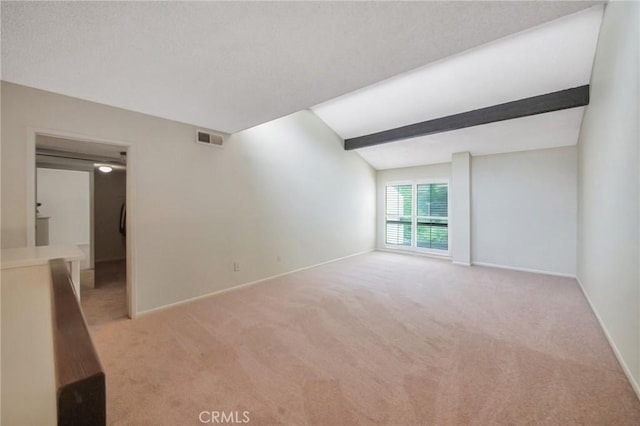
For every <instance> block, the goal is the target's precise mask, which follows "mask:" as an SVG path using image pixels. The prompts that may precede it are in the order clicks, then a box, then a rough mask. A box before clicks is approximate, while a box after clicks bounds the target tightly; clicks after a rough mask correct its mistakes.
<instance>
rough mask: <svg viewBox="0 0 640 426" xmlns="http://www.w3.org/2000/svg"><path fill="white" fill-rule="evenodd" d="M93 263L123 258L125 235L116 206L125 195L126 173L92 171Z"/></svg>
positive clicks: (116, 170) (121, 201)
mask: <svg viewBox="0 0 640 426" xmlns="http://www.w3.org/2000/svg"><path fill="white" fill-rule="evenodd" d="M93 184H94V186H93V197H94V201H93V202H94V215H95V216H94V227H95V232H94V235H95V257H96V262H100V261H107V260H118V259H124V258H125V257H126V255H127V250H126V244H125V243H126V240H125V237H124V236H123V235H122V234H120V228H119V226H120V209H121V207H122V203H124V202H125V200H126V195H127V172H126V170H124V169H114V170H113V171H112V172H111V173H102V172H101V171H98V170H96V171H95V173H94V179H93Z"/></svg>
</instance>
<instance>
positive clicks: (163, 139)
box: [2, 82, 375, 312]
mask: <svg viewBox="0 0 640 426" xmlns="http://www.w3.org/2000/svg"><path fill="white" fill-rule="evenodd" d="M29 128H40V129H42V128H44V129H51V130H57V131H60V132H63V133H73V134H80V135H86V136H87V137H90V138H96V139H104V140H113V141H121V142H124V143H129V144H131V145H132V147H133V148H132V151H135V152H134V154H135V155H133V156H132V162H133V163H134V164H133V166H134V167H133V168H132V170H133V171H132V176H130V177H129V179H132V182H130V183H131V188H130V189H131V190H132V193H133V197H134V198H135V200H134V201H135V211H132V209H130V210H129V212H128V213H129V219H130V220H131V221H132V225H133V227H134V232H133V235H130V236H128V237H130V238H134V244H135V249H134V252H133V253H132V256H133V263H134V264H135V265H134V267H135V268H134V271H135V272H134V273H135V281H136V285H137V306H136V308H137V309H136V311H138V312H139V311H145V310H149V309H153V308H156V307H160V306H163V305H166V304H169V303H173V302H178V301H181V300H185V299H188V298H191V297H196V296H199V295H203V294H207V293H210V292H213V291H217V290H221V289H225V288H229V287H231V286H234V285H237V284H241V283H245V282H249V281H252V280H257V279H260V278H265V277H268V276H271V275H274V274H278V273H283V272H287V271H291V270H294V269H297V268H301V267H305V266H310V265H314V264H317V263H320V262H324V261H328V260H332V259H336V258H339V257H342V256H347V255H351V254H354V253H358V252H362V251H366V250H369V249H372V248H373V247H374V241H375V224H374V223H375V172H374V171H373V169H371V167H369V166H368V165H367V164H366V163H365V162H364V161H363V160H362V159H361V158H360V157H359V156H358V155H357V154H356V153H354V152H346V151H344V149H343V147H342V141H341V140H340V139H339V138H338V137H337V136H336V135H335V133H334V132H333V131H331V130H330V129H329V128H328V127H327V126H326V125H325V124H324V123H322V122H321V121H320V120H319V119H318V118H316V117H315V115H313V114H312V113H311V112H309V111H302V112H299V113H296V114H293V115H291V116H288V117H284V118H282V119H279V120H276V121H274V122H270V123H267V124H265V125H262V126H259V127H255V128H253V129H249V130H247V131H244V132H241V133H239V134H237V135H235V136H233V137H231V138H230V139H229V140H228V141H227V142H226V143H225V146H224V148H222V149H220V148H215V147H210V146H203V145H201V144H196V143H195V142H194V138H195V136H194V134H195V127H194V126H190V125H186V124H181V123H176V122H172V121H168V120H163V119H160V118H157V117H151V116H147V115H144V114H138V113H133V112H130V111H126V110H122V109H117V108H111V107H107V106H104V105H99V104H95V103H92V102H86V101H82V100H78V99H74V98H70V97H65V96H61V95H57V94H53V93H49V92H43V91H40V90H35V89H30V88H26V87H23V86H18V85H14V84H9V83H5V82H3V83H2V246H3V247H17V246H22V245H25V244H26V236H27V223H26V221H27V219H26V218H27V214H26V207H27V206H26V200H27V195H26V190H27V187H26V186H27V183H26V182H27V176H26V173H25V167H26V159H27V148H26V138H27V134H28V129H29ZM234 261H235V262H238V263H239V265H240V271H239V272H234V271H233V262H234Z"/></svg>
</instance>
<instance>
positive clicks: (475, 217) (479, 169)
mask: <svg viewBox="0 0 640 426" xmlns="http://www.w3.org/2000/svg"><path fill="white" fill-rule="evenodd" d="M576 161H577V160H576V147H564V148H554V149H544V150H535V151H524V152H516V153H509V154H498V155H487V156H478V157H473V158H472V164H471V176H472V177H471V229H472V231H471V245H472V261H473V262H474V263H484V264H492V265H499V266H508V267H513V268H523V269H531V270H537V271H543V272H551V273H557V274H567V275H575V265H576V215H577V212H576V208H577V200H576V197H577V194H576V188H577V182H576V179H577V172H576Z"/></svg>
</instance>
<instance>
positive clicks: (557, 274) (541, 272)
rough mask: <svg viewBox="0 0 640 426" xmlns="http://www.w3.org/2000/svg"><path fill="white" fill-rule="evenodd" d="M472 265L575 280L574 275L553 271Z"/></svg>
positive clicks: (481, 264)
mask: <svg viewBox="0 0 640 426" xmlns="http://www.w3.org/2000/svg"><path fill="white" fill-rule="evenodd" d="M471 264H472V265H477V266H487V267H489V268H500V269H510V270H512V271H520V272H531V273H534V274H543V275H553V276H556V277H564V278H575V277H576V276H575V275H574V274H565V273H562V272H551V271H543V270H540V269H529V268H519V267H517V266H507V265H496V264H494V263H486V262H471Z"/></svg>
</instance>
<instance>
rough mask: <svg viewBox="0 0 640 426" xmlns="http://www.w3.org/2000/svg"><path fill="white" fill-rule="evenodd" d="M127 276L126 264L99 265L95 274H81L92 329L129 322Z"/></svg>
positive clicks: (85, 310)
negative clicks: (111, 323)
mask: <svg viewBox="0 0 640 426" xmlns="http://www.w3.org/2000/svg"><path fill="white" fill-rule="evenodd" d="M126 275H127V269H126V263H125V261H124V260H118V261H110V262H100V263H96V265H95V270H86V271H82V272H81V274H80V283H81V288H80V300H81V304H82V311H83V313H84V316H85V318H86V320H87V324H88V325H89V328H90V329H92V330H93V329H95V328H97V327H100V326H101V325H103V324H105V323H108V322H112V321H116V320H122V319H125V318H127V299H126V298H127V277H126ZM94 283H95V285H94Z"/></svg>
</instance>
